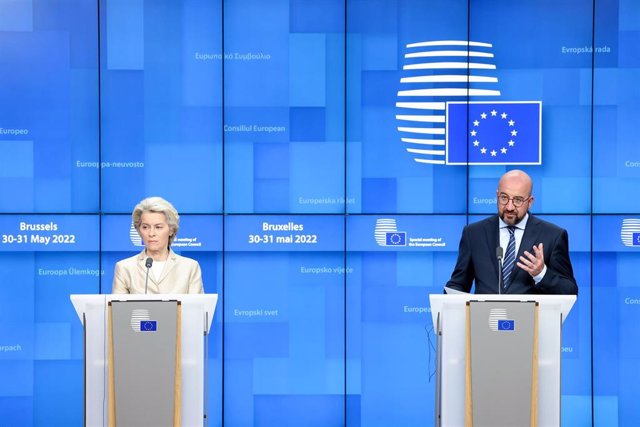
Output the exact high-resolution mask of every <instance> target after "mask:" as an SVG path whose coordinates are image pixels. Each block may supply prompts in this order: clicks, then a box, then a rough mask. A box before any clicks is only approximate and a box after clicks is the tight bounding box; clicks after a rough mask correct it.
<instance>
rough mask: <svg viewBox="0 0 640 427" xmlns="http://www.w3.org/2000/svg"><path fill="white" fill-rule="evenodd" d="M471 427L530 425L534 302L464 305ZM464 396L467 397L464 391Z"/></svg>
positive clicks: (533, 354) (533, 397)
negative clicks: (466, 306) (467, 317)
mask: <svg viewBox="0 0 640 427" xmlns="http://www.w3.org/2000/svg"><path fill="white" fill-rule="evenodd" d="M468 304H469V327H470V331H469V332H468V333H469V334H470V336H469V338H468V339H469V341H468V342H470V352H469V355H468V357H469V363H470V365H471V366H470V369H471V372H470V373H471V376H470V379H471V384H467V387H471V393H470V395H471V409H472V411H471V412H472V423H471V425H473V427H520V426H521V427H525V426H526V427H529V426H531V425H532V422H534V423H535V419H536V417H537V413H534V414H533V417H532V411H537V406H536V405H535V402H536V401H537V393H536V395H535V396H534V395H533V393H534V391H535V390H536V389H535V388H534V385H536V386H537V383H536V384H534V382H535V381H536V372H535V371H534V363H535V364H536V365H537V359H536V357H535V355H536V348H537V346H536V340H537V335H536V327H537V319H536V306H537V303H536V302H515V301H470V302H469V303H468ZM467 395H469V392H467Z"/></svg>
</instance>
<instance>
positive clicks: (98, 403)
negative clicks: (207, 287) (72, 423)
mask: <svg viewBox="0 0 640 427" xmlns="http://www.w3.org/2000/svg"><path fill="white" fill-rule="evenodd" d="M217 299H218V296H217V295H216V294H201V295H184V294H175V295H174V294H163V295H157V294H156V295H71V302H72V303H73V306H74V307H75V309H76V312H77V313H78V316H79V317H80V321H81V322H82V324H83V326H84V349H85V351H84V365H85V384H84V390H85V401H84V409H85V410H84V414H85V425H86V426H128V425H136V426H137V425H172V426H174V425H177V426H202V425H203V424H204V422H205V402H204V391H205V364H206V358H205V350H206V344H207V338H208V335H209V330H210V327H211V321H212V319H213V314H214V311H215V306H216V302H217Z"/></svg>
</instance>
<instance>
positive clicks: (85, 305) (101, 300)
mask: <svg viewBox="0 0 640 427" xmlns="http://www.w3.org/2000/svg"><path fill="white" fill-rule="evenodd" d="M109 301H180V302H182V303H184V304H185V305H190V306H193V305H200V306H202V308H203V310H204V311H205V313H206V314H207V316H206V318H207V319H208V324H207V325H206V327H207V329H209V328H211V321H212V320H213V314H214V312H215V309H216V304H217V302H218V294H147V295H144V294H88V295H79V294H77V295H71V303H72V304H73V307H74V308H75V309H76V313H77V314H78V317H80V322H83V321H84V320H83V319H84V316H83V314H84V313H86V312H87V311H88V310H89V308H90V307H95V306H104V305H106V304H107V303H108V302H109Z"/></svg>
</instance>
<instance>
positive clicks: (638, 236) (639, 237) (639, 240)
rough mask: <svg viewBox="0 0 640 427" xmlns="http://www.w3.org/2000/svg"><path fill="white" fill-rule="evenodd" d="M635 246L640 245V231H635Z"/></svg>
mask: <svg viewBox="0 0 640 427" xmlns="http://www.w3.org/2000/svg"><path fill="white" fill-rule="evenodd" d="M633 246H640V233H633Z"/></svg>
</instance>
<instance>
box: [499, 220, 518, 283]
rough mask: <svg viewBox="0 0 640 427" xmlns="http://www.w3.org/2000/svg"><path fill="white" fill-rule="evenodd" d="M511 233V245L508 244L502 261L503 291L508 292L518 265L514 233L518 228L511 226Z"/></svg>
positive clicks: (509, 227) (509, 228) (509, 229)
mask: <svg viewBox="0 0 640 427" xmlns="http://www.w3.org/2000/svg"><path fill="white" fill-rule="evenodd" d="M507 230H508V231H509V243H508V244H507V252H506V253H505V255H504V260H503V261H502V289H503V290H506V289H507V288H508V287H509V283H511V272H512V271H513V265H514V264H515V263H516V237H515V235H514V234H515V233H514V231H515V230H516V227H515V226H513V225H510V226H508V227H507Z"/></svg>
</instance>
